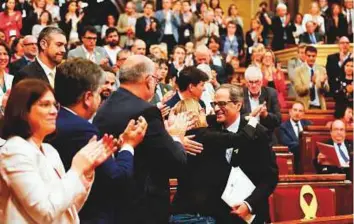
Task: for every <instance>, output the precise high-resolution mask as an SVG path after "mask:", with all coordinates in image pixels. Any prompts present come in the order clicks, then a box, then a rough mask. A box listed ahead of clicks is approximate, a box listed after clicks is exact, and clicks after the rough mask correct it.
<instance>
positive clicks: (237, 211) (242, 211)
mask: <svg viewBox="0 0 354 224" xmlns="http://www.w3.org/2000/svg"><path fill="white" fill-rule="evenodd" d="M231 214H233V215H238V216H239V217H240V218H242V219H245V218H246V217H247V215H249V214H250V210H249V209H248V206H247V205H246V203H244V202H243V203H242V204H239V205H235V206H234V207H232V211H231Z"/></svg>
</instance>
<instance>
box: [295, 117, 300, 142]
mask: <svg viewBox="0 0 354 224" xmlns="http://www.w3.org/2000/svg"><path fill="white" fill-rule="evenodd" d="M295 127H296V134H297V135H296V137H297V138H299V137H300V126H299V121H297V122H295Z"/></svg>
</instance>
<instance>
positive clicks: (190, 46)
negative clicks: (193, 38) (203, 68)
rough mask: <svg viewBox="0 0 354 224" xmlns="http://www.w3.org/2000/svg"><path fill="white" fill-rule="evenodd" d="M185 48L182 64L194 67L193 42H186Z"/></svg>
mask: <svg viewBox="0 0 354 224" xmlns="http://www.w3.org/2000/svg"><path fill="white" fill-rule="evenodd" d="M185 48H186V52H187V53H186V59H185V62H184V64H185V65H186V66H193V65H194V50H195V49H194V43H193V42H187V43H186V44H185Z"/></svg>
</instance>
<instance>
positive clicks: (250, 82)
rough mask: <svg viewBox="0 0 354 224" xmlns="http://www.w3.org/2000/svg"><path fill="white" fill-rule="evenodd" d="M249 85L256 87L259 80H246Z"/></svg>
mask: <svg viewBox="0 0 354 224" xmlns="http://www.w3.org/2000/svg"><path fill="white" fill-rule="evenodd" d="M247 82H248V83H249V84H250V85H258V84H259V83H260V82H261V80H255V81H250V80H248V81H247Z"/></svg>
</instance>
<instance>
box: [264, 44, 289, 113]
mask: <svg viewBox="0 0 354 224" xmlns="http://www.w3.org/2000/svg"><path fill="white" fill-rule="evenodd" d="M261 69H262V73H263V85H264V86H268V87H271V88H273V89H275V90H276V91H277V93H278V101H279V106H280V108H285V106H286V105H285V98H286V95H287V93H286V85H285V77H284V73H283V71H282V70H281V68H280V67H279V65H278V64H277V65H275V55H274V53H273V52H272V51H271V50H266V51H265V53H264V55H263V58H262V68H261Z"/></svg>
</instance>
